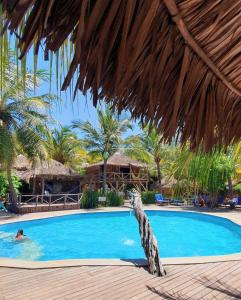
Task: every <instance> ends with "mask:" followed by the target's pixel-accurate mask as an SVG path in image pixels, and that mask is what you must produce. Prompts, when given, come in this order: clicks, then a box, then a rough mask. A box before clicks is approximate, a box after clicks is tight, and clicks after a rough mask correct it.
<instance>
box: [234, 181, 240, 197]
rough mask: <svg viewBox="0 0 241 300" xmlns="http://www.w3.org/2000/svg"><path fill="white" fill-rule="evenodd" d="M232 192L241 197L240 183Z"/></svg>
mask: <svg viewBox="0 0 241 300" xmlns="http://www.w3.org/2000/svg"><path fill="white" fill-rule="evenodd" d="M233 190H234V191H235V192H236V193H238V194H239V195H241V183H238V184H237V185H236V186H235V187H234V188H233Z"/></svg>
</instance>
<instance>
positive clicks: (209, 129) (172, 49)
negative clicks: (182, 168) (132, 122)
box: [0, 0, 241, 150]
mask: <svg viewBox="0 0 241 300" xmlns="http://www.w3.org/2000/svg"><path fill="white" fill-rule="evenodd" d="M0 3H2V4H3V11H4V13H5V17H4V20H5V28H9V29H10V30H11V31H12V32H14V31H15V32H18V33H17V35H18V36H19V47H20V49H21V57H23V56H24V55H25V54H26V52H27V50H28V49H29V48H30V46H31V45H32V44H33V43H35V49H36V53H37V52H38V48H39V44H40V42H41V41H44V44H45V54H46V58H47V57H48V52H49V51H54V52H56V51H58V49H60V48H61V46H63V45H64V43H65V42H66V40H68V39H69V38H70V36H71V41H72V43H73V46H74V47H73V51H74V52H73V53H74V55H73V59H72V62H71V64H70V67H69V70H68V74H67V76H66V78H65V80H64V82H63V86H62V89H66V88H67V87H68V86H69V85H70V82H71V80H72V79H73V77H74V73H75V72H76V74H77V81H76V90H77V89H80V90H81V91H82V92H83V93H84V94H85V93H86V92H87V90H88V89H90V90H91V92H92V94H93V100H94V104H96V103H97V99H102V98H103V99H104V100H105V101H106V102H109V103H111V104H113V105H114V107H116V108H117V109H118V111H121V110H124V109H129V110H130V111H131V113H132V116H133V118H141V120H142V121H143V122H144V123H150V124H151V125H153V126H156V127H157V128H158V129H159V130H160V131H162V133H163V139H164V141H169V142H170V141H171V139H172V138H173V137H174V136H178V138H179V139H180V140H181V142H182V143H184V142H186V141H188V140H190V141H191V147H192V148H197V147H198V145H200V144H202V145H203V146H204V148H205V149H206V150H209V149H210V148H211V147H212V146H213V145H215V144H224V145H228V144H229V143H231V142H233V141H237V140H238V139H239V138H240V136H241V122H240V112H241V89H240V88H241V76H240V75H241V64H240V63H241V55H240V51H241V34H240V33H241V26H240V25H241V3H240V0H232V1H230V0H222V1H221V0H138V1H137V0H125V1H122V0H98V1H97V0H11V1H10V0H1V1H0ZM24 20H25V21H24ZM24 22H26V23H24ZM19 27H21V28H22V31H21V30H20V31H17V29H18V28H19Z"/></svg>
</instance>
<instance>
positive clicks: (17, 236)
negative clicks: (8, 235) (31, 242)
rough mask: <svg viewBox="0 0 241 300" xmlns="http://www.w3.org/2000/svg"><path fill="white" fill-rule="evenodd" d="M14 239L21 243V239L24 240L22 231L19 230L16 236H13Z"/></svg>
mask: <svg viewBox="0 0 241 300" xmlns="http://www.w3.org/2000/svg"><path fill="white" fill-rule="evenodd" d="M15 239H16V240H17V241H21V240H23V239H25V235H24V234H23V229H19V230H18V232H17V234H16V236H15Z"/></svg>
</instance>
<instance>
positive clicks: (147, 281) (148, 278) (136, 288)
mask: <svg viewBox="0 0 241 300" xmlns="http://www.w3.org/2000/svg"><path fill="white" fill-rule="evenodd" d="M188 269H190V266H189V268H188ZM185 270H187V269H186V268H185ZM176 271H179V272H178V273H174V274H175V275H177V274H179V273H180V271H181V269H180V268H178V270H177V269H176ZM146 275H147V276H146V278H145V280H144V281H143V282H137V283H136V285H134V286H133V285H130V286H129V288H128V286H126V288H125V289H124V291H123V292H120V293H118V296H117V297H116V298H115V299H120V300H121V299H122V298H123V297H124V298H125V297H126V296H128V294H129V296H130V297H129V298H131V297H135V296H136V293H138V295H139V294H142V292H141V290H140V287H139V286H140V283H143V289H142V290H143V293H145V297H146V296H147V295H148V294H150V292H149V291H148V289H147V287H146V284H150V283H151V282H152V281H153V280H157V281H158V282H160V284H162V283H163V281H164V280H165V279H166V278H167V277H169V278H171V277H172V276H174V275H167V276H166V277H154V276H150V275H149V274H148V273H147V274H146ZM178 276H180V275H178ZM130 290H133V292H134V294H132V295H130Z"/></svg>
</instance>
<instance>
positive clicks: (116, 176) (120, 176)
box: [85, 172, 148, 182]
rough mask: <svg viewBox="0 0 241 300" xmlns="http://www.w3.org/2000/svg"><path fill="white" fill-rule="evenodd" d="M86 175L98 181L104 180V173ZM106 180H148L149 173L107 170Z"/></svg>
mask: <svg viewBox="0 0 241 300" xmlns="http://www.w3.org/2000/svg"><path fill="white" fill-rule="evenodd" d="M85 176H86V177H89V178H92V179H95V180H98V181H103V173H92V174H91V173H90V174H86V175H85ZM106 180H107V181H108V180H109V181H110V180H111V181H112V180H113V181H114V180H115V181H130V182H131V181H146V180H148V174H142V173H141V174H138V175H135V174H134V173H132V172H131V173H122V172H120V173H117V172H107V173H106Z"/></svg>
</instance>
